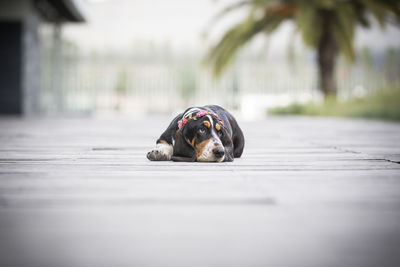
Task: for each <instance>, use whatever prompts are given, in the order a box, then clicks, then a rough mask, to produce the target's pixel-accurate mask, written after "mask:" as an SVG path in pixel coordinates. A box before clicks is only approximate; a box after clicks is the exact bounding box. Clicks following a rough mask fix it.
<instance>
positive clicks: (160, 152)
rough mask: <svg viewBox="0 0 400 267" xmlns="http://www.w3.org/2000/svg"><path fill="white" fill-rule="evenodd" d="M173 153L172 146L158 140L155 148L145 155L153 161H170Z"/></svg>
mask: <svg viewBox="0 0 400 267" xmlns="http://www.w3.org/2000/svg"><path fill="white" fill-rule="evenodd" d="M173 153H174V148H173V146H172V144H169V143H168V142H166V141H164V140H158V141H157V144H156V147H155V148H154V149H153V150H151V151H150V152H149V153H147V158H148V159H149V160H153V161H165V160H171V157H172V154H173Z"/></svg>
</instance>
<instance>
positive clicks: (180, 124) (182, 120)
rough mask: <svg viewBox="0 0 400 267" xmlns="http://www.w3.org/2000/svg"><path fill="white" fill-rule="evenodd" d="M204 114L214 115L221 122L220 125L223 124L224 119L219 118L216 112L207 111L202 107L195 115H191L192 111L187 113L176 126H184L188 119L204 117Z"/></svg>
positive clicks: (180, 127)
mask: <svg viewBox="0 0 400 267" xmlns="http://www.w3.org/2000/svg"><path fill="white" fill-rule="evenodd" d="M205 115H211V116H214V117H216V118H217V119H218V120H219V122H220V123H221V124H222V126H224V121H223V120H221V119H220V118H219V117H218V114H216V113H214V112H209V111H207V110H205V109H202V110H200V111H199V112H197V113H196V115H195V116H193V113H192V112H191V113H189V115H188V116H184V117H183V118H182V119H181V120H179V121H178V128H179V129H182V128H183V126H184V125H185V124H186V123H187V122H188V121H190V120H197V119H198V118H201V117H204V116H205Z"/></svg>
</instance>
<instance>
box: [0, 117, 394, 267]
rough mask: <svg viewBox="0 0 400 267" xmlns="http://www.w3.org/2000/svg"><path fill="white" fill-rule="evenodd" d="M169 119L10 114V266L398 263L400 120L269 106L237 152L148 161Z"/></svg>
mask: <svg viewBox="0 0 400 267" xmlns="http://www.w3.org/2000/svg"><path fill="white" fill-rule="evenodd" d="M167 124H168V118H165V117H154V118H151V119H146V120H143V121H137V120H130V119H122V118H120V119H112V120H109V119H92V120H90V119H52V118H46V119H43V118H42V119H40V118H31V119H15V118H3V119H0V266H10V267H13V266H16V267H17V266H18V267H19V266H56V267H59V266H68V267H69V266H78V267H81V266H82V267H86V266H96V267H98V266H100V267H101V266H121V267H123V266H250V267H252V266H277V267H287V266H289V267H290V266H307V267H313V266H315V267H317V266H318V267H319V266H328V267H330V266H332V267H336V266H338V267H339V266H355V267H358V266H359V267H366V266H371V267H372V266H389V267H391V266H393V267H395V266H396V267H397V266H399V263H400V251H399V248H400V234H399V233H400V225H399V224H398V221H400V189H399V188H400V179H399V178H400V164H397V163H396V162H394V161H396V160H398V157H399V155H400V139H399V138H400V134H399V133H400V125H399V124H396V123H386V122H374V121H363V120H349V119H327V118H313V119H310V118H304V117H284V118H280V117H279V118H277V117H271V118H269V119H267V120H265V121H258V122H256V123H254V122H244V123H241V125H242V126H243V130H244V133H245V135H246V148H245V153H244V154H243V157H242V158H241V159H237V160H235V161H234V162H233V163H222V164H214V163H173V162H150V161H148V160H147V159H146V158H145V154H146V152H147V150H148V149H150V148H151V147H152V146H153V145H154V141H155V139H156V138H158V135H159V133H160V132H161V131H162V130H163V127H164V126H166V125H167ZM137 125H140V126H141V127H137ZM260 140H262V142H261V141H260ZM38 240H40V246H38Z"/></svg>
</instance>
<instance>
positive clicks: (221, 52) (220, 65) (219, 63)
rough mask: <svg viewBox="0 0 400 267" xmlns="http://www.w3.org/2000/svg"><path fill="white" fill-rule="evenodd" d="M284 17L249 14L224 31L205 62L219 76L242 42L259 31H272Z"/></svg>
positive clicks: (244, 42)
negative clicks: (258, 16)
mask: <svg viewBox="0 0 400 267" xmlns="http://www.w3.org/2000/svg"><path fill="white" fill-rule="evenodd" d="M284 19H285V18H284V17H276V16H268V17H267V16H264V17H262V18H260V19H255V18H254V17H253V15H252V14H251V15H250V16H249V17H248V18H247V19H246V20H245V21H244V22H241V23H239V24H237V25H235V26H234V27H232V28H231V29H230V30H228V31H227V32H226V33H225V35H224V36H223V37H222V39H221V40H220V41H219V42H218V43H217V45H216V46H214V47H213V48H212V49H211V50H210V52H209V54H208V55H207V57H206V60H205V62H206V63H209V64H210V65H211V66H212V68H213V72H214V74H215V75H216V76H219V75H220V74H221V72H222V70H223V69H224V68H225V67H226V66H227V65H228V64H229V63H230V62H231V60H232V59H233V57H234V55H235V54H236V52H237V51H238V50H239V49H240V48H241V47H242V46H243V45H244V44H246V43H247V42H248V41H249V40H251V39H252V38H253V37H254V36H255V35H257V34H258V33H260V32H267V33H270V32H272V31H273V30H275V29H276V28H277V27H278V26H279V24H280V23H281V22H282V21H283V20H284Z"/></svg>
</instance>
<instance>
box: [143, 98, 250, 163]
mask: <svg viewBox="0 0 400 267" xmlns="http://www.w3.org/2000/svg"><path fill="white" fill-rule="evenodd" d="M243 148H244V136H243V132H242V130H241V129H240V127H239V125H238V123H237V122H236V120H235V118H234V117H233V116H232V115H231V114H230V113H229V112H228V111H226V110H225V109H223V108H222V107H220V106H215V105H212V106H204V107H193V108H188V109H187V110H185V112H183V113H181V114H179V115H178V116H176V117H175V118H174V119H173V120H172V122H171V123H170V125H169V126H168V128H167V129H166V130H165V132H164V133H163V134H162V135H161V136H160V138H159V139H158V140H157V143H156V147H155V148H154V149H153V150H151V151H150V152H149V153H147V158H148V159H149V160H157V161H161V160H173V161H189V162H193V161H206V162H222V161H233V158H239V157H240V156H241V155H242V152H243Z"/></svg>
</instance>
